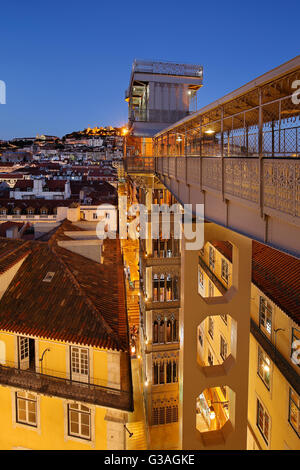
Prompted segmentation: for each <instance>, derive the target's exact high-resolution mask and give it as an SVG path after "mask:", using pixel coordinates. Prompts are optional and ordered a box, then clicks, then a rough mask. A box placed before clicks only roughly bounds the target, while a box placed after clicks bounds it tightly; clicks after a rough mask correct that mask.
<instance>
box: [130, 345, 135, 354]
mask: <svg viewBox="0 0 300 470" xmlns="http://www.w3.org/2000/svg"><path fill="white" fill-rule="evenodd" d="M131 352H132V354H134V353H135V346H131Z"/></svg>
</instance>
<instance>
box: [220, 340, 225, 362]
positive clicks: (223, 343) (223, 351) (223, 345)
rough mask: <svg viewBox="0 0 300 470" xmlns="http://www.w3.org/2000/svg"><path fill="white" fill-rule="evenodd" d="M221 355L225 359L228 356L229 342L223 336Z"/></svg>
mask: <svg viewBox="0 0 300 470" xmlns="http://www.w3.org/2000/svg"><path fill="white" fill-rule="evenodd" d="M220 356H221V358H222V359H223V360H224V361H225V359H226V357H227V343H226V341H225V339H224V338H223V336H220Z"/></svg>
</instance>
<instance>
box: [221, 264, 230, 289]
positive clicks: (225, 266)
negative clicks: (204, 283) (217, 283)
mask: <svg viewBox="0 0 300 470" xmlns="http://www.w3.org/2000/svg"><path fill="white" fill-rule="evenodd" d="M221 277H222V279H223V280H224V281H225V282H226V284H228V277H229V273H228V263H227V261H225V259H222V265H221Z"/></svg>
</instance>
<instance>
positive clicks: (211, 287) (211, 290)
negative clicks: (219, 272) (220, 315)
mask: <svg viewBox="0 0 300 470" xmlns="http://www.w3.org/2000/svg"><path fill="white" fill-rule="evenodd" d="M213 296H214V285H213V283H212V282H211V281H208V297H213Z"/></svg>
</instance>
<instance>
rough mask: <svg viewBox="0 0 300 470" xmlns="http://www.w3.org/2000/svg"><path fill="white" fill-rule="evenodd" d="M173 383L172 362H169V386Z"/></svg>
mask: <svg viewBox="0 0 300 470" xmlns="http://www.w3.org/2000/svg"><path fill="white" fill-rule="evenodd" d="M171 382H172V362H171V361H168V362H167V384H170V383H171Z"/></svg>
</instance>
